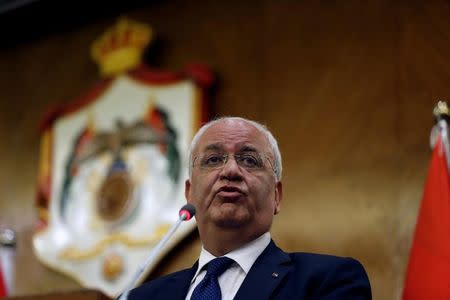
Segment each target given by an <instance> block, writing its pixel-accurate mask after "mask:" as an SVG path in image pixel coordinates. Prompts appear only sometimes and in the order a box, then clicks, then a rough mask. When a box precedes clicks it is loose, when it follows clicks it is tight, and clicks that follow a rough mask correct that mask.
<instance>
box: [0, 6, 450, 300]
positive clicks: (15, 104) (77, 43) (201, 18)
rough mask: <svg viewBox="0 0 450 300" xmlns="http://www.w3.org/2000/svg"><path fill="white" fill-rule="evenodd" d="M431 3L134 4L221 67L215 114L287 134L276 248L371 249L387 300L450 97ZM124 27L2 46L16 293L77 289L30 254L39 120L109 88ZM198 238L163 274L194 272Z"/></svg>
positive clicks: (168, 59) (3, 214) (448, 27)
mask: <svg viewBox="0 0 450 300" xmlns="http://www.w3.org/2000/svg"><path fill="white" fill-rule="evenodd" d="M422 2H426V1H388V0H379V1H375V0H374V1H356V0H355V1H340V2H339V3H338V2H337V1H269V0H266V1H231V2H230V1H215V2H214V3H210V2H209V1H181V0H176V1H165V2H164V3H162V2H161V3H158V2H157V3H153V4H152V5H151V6H148V7H145V8H143V9H134V10H132V11H128V12H127V15H128V16H129V17H132V18H134V19H136V20H139V21H142V22H147V23H150V24H151V25H153V27H154V29H155V30H156V32H157V34H158V35H159V36H160V37H161V38H162V40H163V41H165V43H162V44H161V50H162V52H160V54H159V55H158V57H157V59H156V60H157V64H158V66H160V67H162V68H164V69H169V70H180V69H182V67H183V66H184V65H185V64H187V63H190V62H202V63H205V64H207V65H209V66H210V67H211V68H212V69H213V70H214V71H216V72H217V74H218V76H219V79H220V80H219V83H220V84H219V89H218V90H217V94H216V100H215V102H214V103H215V104H214V109H215V111H216V113H217V114H219V115H222V114H224V115H239V116H244V117H249V118H254V119H256V120H258V121H261V122H263V123H266V124H267V125H268V126H269V127H270V128H271V129H272V131H273V132H274V134H275V135H276V136H277V137H278V139H279V143H280V147H281V150H282V154H283V156H284V170H285V172H284V176H283V181H284V196H285V197H284V201H283V206H282V212H281V214H280V215H279V216H278V217H277V218H276V221H275V223H274V226H273V237H274V239H275V240H276V241H277V242H278V244H279V245H280V246H282V247H283V248H284V249H286V250H289V251H294V250H297V251H314V252H321V253H331V254H336V255H344V256H353V257H356V258H358V259H359V260H360V261H361V262H362V263H363V264H364V265H365V267H366V269H367V271H368V273H369V277H370V279H371V282H372V286H373V294H374V299H398V297H399V293H400V291H401V286H402V282H403V276H404V270H405V264H406V262H407V255H408V249H409V245H410V242H411V235H412V230H413V228H414V222H415V218H416V214H417V209H418V205H419V202H420V197H421V193H422V188H423V183H424V179H425V175H426V170H427V164H428V159H429V156H430V151H429V142H428V135H429V131H430V129H431V126H432V125H433V123H432V115H431V110H432V107H433V105H434V103H435V101H436V100H437V99H445V98H448V96H449V95H450V85H449V82H450V72H449V71H448V70H450V56H449V55H448V49H449V48H450V47H449V46H450V38H449V35H448V34H447V33H448V32H450V19H449V18H448V16H449V15H450V14H449V13H450V7H449V6H448V3H446V2H444V1H429V2H433V3H427V4H422ZM363 3H364V4H363ZM114 22H115V17H114V18H112V17H111V18H103V19H100V18H99V20H98V21H94V22H91V23H89V24H87V25H83V26H81V25H80V26H78V27H75V28H73V29H72V30H67V31H65V32H58V31H55V32H51V33H49V34H44V35H40V36H39V37H38V38H35V39H33V40H26V41H23V42H22V43H20V44H18V45H17V46H14V47H4V48H2V49H0V66H1V69H2V71H1V72H0V93H1V94H0V95H1V100H0V120H2V122H1V124H0V137H1V138H2V140H3V146H2V147H1V148H0V162H1V164H0V166H1V170H2V171H1V172H0V196H1V197H0V218H1V219H0V222H1V223H0V224H9V225H10V226H12V227H13V228H14V229H16V230H17V232H18V235H19V244H18V248H17V276H16V277H17V280H16V281H17V285H16V290H15V294H28V293H45V292H50V291H55V290H70V289H77V288H79V286H78V285H77V284H76V283H74V282H73V281H71V280H70V279H67V278H66V277H64V276H62V275H60V274H57V273H55V272H53V271H51V270H48V269H46V268H45V267H43V266H41V265H40V264H39V263H38V262H37V261H36V258H35V257H34V255H33V253H32V250H31V242H30V237H31V233H32V230H33V226H34V222H35V220H36V217H35V214H36V212H35V210H34V208H33V203H34V197H35V196H34V195H35V185H36V174H37V158H38V146H39V145H38V144H39V137H38V134H37V132H38V131H37V126H38V123H39V120H40V118H41V117H42V115H43V113H44V112H45V111H46V110H47V109H48V108H49V107H50V106H51V105H55V104H65V103H69V102H70V100H71V99H73V98H75V97H77V96H78V95H79V94H80V93H81V92H82V91H85V90H87V89H89V88H90V87H92V85H93V84H94V83H95V82H96V80H97V79H98V75H97V70H96V67H95V65H94V64H93V63H92V62H91V60H90V58H89V55H88V51H89V46H90V43H91V42H92V41H93V40H94V39H95V38H96V37H97V36H98V35H99V34H100V33H102V32H103V30H104V29H105V28H106V27H107V26H110V25H112V24H113V23H114ZM193 238H194V239H193V241H192V242H189V241H188V242H185V243H183V244H182V245H181V246H180V247H179V248H177V250H176V251H174V252H173V253H172V254H170V255H169V256H168V257H167V258H166V259H165V260H164V261H163V262H162V263H161V265H160V266H159V267H158V269H157V270H156V271H155V272H154V273H153V274H152V275H151V276H150V277H155V276H158V275H161V274H164V273H167V272H170V271H173V270H176V269H178V268H181V267H185V266H189V265H190V264H191V263H192V262H193V260H194V259H195V257H196V256H197V252H198V247H199V242H198V237H197V236H196V235H195V234H194V235H193ZM181 250H183V251H181Z"/></svg>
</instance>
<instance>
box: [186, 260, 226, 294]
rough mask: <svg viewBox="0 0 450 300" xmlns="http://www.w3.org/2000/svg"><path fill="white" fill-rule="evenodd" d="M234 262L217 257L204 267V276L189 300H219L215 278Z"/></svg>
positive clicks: (218, 290)
mask: <svg viewBox="0 0 450 300" xmlns="http://www.w3.org/2000/svg"><path fill="white" fill-rule="evenodd" d="M233 262H234V260H232V259H231V258H228V257H217V258H214V259H213V260H211V261H210V262H209V263H208V264H207V265H206V275H205V277H204V278H203V280H202V281H200V283H199V284H198V285H197V286H196V287H195V289H194V291H193V292H192V296H191V300H220V299H222V293H221V292H220V286H219V281H218V280H217V278H219V276H220V275H221V274H222V273H223V272H225V270H226V269H228V267H229V266H230V265H231V264H232V263H233Z"/></svg>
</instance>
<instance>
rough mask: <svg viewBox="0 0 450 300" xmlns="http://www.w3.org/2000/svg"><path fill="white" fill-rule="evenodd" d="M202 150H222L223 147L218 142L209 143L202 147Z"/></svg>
mask: <svg viewBox="0 0 450 300" xmlns="http://www.w3.org/2000/svg"><path fill="white" fill-rule="evenodd" d="M203 151H204V152H206V151H223V147H222V146H220V145H219V144H209V145H207V146H206V147H205V149H203Z"/></svg>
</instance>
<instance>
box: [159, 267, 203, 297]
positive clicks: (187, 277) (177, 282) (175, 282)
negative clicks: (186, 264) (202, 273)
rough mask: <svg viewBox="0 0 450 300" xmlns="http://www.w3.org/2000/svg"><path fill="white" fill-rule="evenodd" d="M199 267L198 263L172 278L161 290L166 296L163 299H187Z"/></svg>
mask: <svg viewBox="0 0 450 300" xmlns="http://www.w3.org/2000/svg"><path fill="white" fill-rule="evenodd" d="M197 266H198V262H196V263H195V264H194V266H193V267H192V268H190V269H187V270H185V271H182V272H178V273H177V274H175V275H174V276H173V277H171V278H170V279H169V280H168V281H167V282H166V284H165V285H164V286H163V288H162V289H161V290H162V293H163V294H164V297H163V298H161V299H174V300H175V299H180V300H181V299H185V297H186V294H187V291H188V289H189V287H190V285H191V280H192V278H193V277H194V274H195V272H196V271H197ZM158 299H159V298H158Z"/></svg>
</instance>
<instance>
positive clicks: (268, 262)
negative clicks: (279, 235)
mask: <svg viewBox="0 0 450 300" xmlns="http://www.w3.org/2000/svg"><path fill="white" fill-rule="evenodd" d="M290 261H291V259H290V257H289V255H288V254H286V253H285V252H283V251H282V250H281V249H280V248H278V247H277V246H276V245H275V243H274V242H273V241H271V242H270V244H269V245H268V246H267V248H266V249H265V250H264V251H263V253H261V255H260V256H259V257H258V259H257V260H256V261H255V263H254V264H253V266H252V268H251V269H250V271H249V272H248V274H247V276H246V277H245V280H244V282H243V283H242V285H241V287H240V288H239V290H238V292H237V294H236V296H235V298H234V299H235V300H244V299H258V300H260V299H261V300H263V299H269V298H270V296H271V295H272V293H273V291H274V290H275V288H276V287H277V286H278V285H279V284H280V283H281V282H282V280H283V278H284V277H285V276H286V274H287V273H288V272H289V270H290V269H291V268H292V265H291V263H290Z"/></svg>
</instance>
